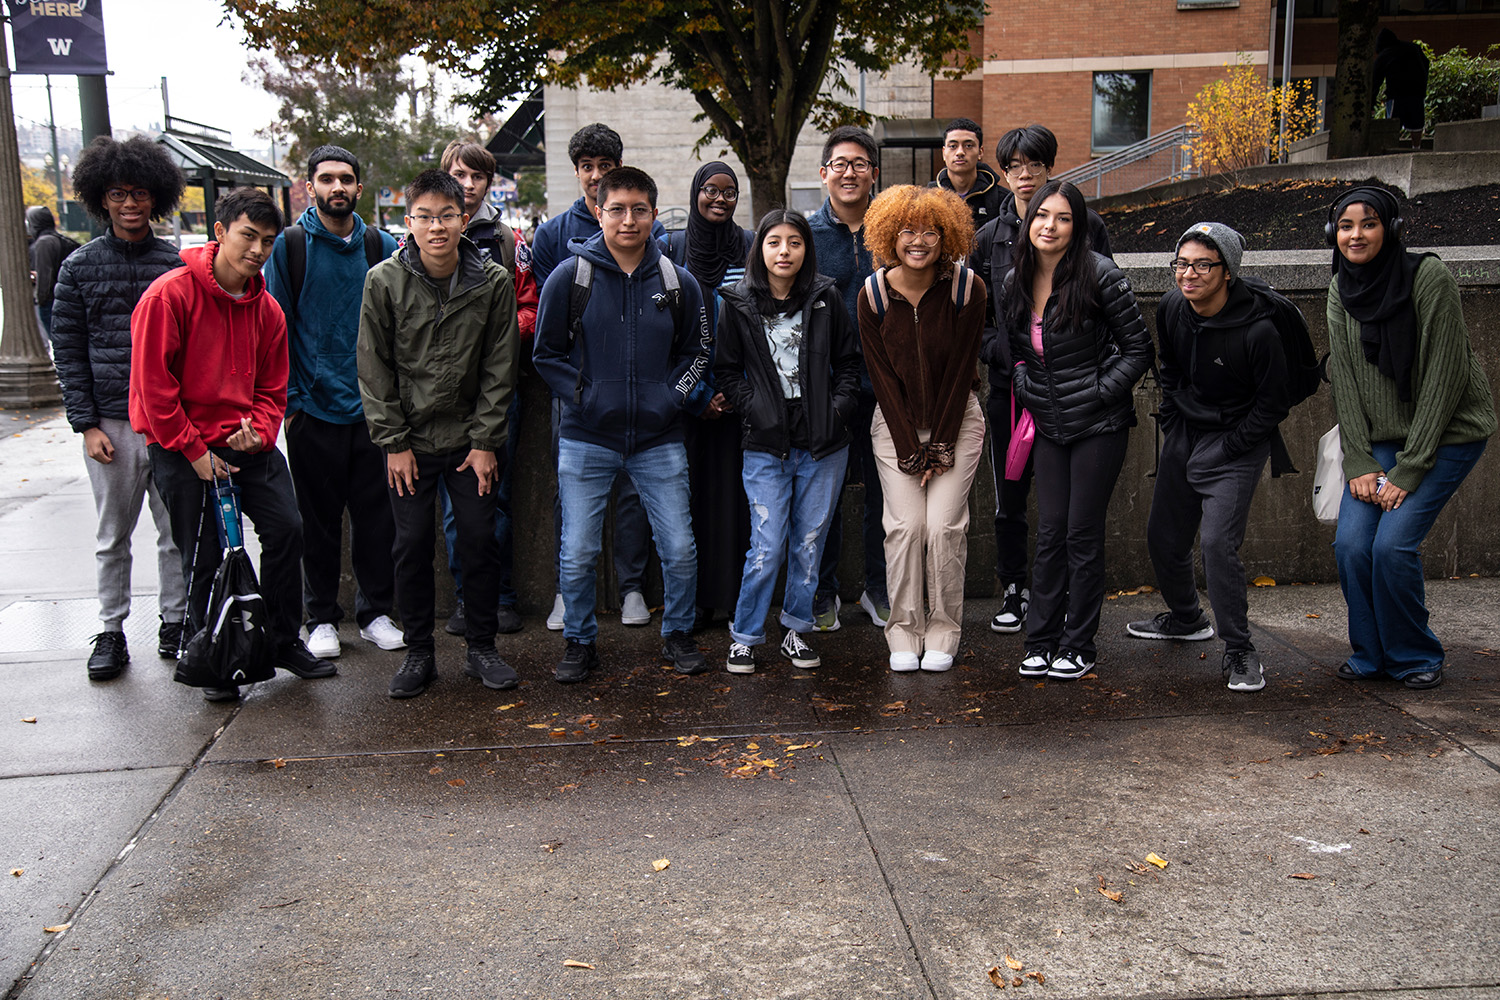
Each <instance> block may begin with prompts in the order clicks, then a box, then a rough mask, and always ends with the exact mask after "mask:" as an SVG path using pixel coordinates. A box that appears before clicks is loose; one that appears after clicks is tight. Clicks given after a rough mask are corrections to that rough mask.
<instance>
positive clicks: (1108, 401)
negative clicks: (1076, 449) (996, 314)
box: [1000, 253, 1156, 444]
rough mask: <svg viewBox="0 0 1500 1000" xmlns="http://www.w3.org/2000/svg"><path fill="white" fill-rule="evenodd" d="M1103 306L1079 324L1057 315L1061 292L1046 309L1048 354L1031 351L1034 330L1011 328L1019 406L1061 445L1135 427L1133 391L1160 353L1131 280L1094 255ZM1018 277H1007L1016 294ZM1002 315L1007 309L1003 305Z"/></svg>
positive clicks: (1007, 287) (1007, 290) (1014, 385)
mask: <svg viewBox="0 0 1500 1000" xmlns="http://www.w3.org/2000/svg"><path fill="white" fill-rule="evenodd" d="M1093 262H1094V276H1095V280H1096V281H1097V282H1098V283H1099V306H1098V308H1097V309H1096V310H1095V311H1094V312H1093V313H1092V314H1091V315H1088V316H1085V317H1083V318H1082V320H1081V321H1080V322H1078V323H1076V324H1074V323H1065V322H1064V320H1063V317H1061V316H1059V315H1058V310H1057V306H1058V295H1057V291H1056V290H1055V289H1054V290H1053V292H1052V296H1051V298H1049V299H1048V300H1047V304H1046V306H1045V307H1044V308H1043V309H1042V353H1043V357H1041V358H1038V357H1037V356H1036V352H1035V351H1034V350H1033V349H1032V346H1031V331H1030V329H1027V328H1022V329H1012V330H1010V331H1009V333H1010V351H1011V356H1012V357H1014V358H1015V359H1016V360H1017V361H1018V362H1020V363H1019V364H1017V365H1016V366H1015V374H1014V379H1013V382H1012V389H1013V391H1014V392H1015V397H1016V402H1017V403H1018V404H1019V405H1021V406H1024V407H1025V408H1026V409H1028V410H1030V411H1031V417H1032V419H1033V420H1035V421H1036V428H1037V431H1038V433H1041V434H1043V435H1045V436H1046V437H1047V439H1048V440H1049V441H1052V442H1054V443H1056V444H1071V443H1072V442H1074V441H1077V440H1079V439H1081V438H1086V437H1092V436H1093V435H1096V434H1109V433H1112V432H1114V431H1118V430H1123V429H1124V428H1126V427H1133V426H1134V425H1135V422H1136V420H1135V400H1134V398H1133V392H1132V390H1134V389H1135V384H1136V383H1137V382H1139V381H1140V380H1141V377H1142V376H1143V375H1145V374H1146V372H1147V370H1149V369H1150V367H1151V362H1152V360H1153V359H1154V356H1155V353H1156V352H1155V351H1154V350H1153V349H1152V346H1151V334H1150V332H1148V331H1147V329H1146V321H1145V320H1144V319H1142V318H1141V311H1140V309H1139V308H1138V307H1137V306H1136V302H1135V293H1134V292H1132V291H1131V289H1130V282H1129V281H1128V280H1127V279H1126V277H1125V275H1124V274H1123V273H1122V272H1121V271H1120V269H1119V268H1118V267H1116V266H1115V262H1114V261H1112V260H1110V259H1109V258H1108V257H1104V256H1101V255H1100V254H1097V253H1096V254H1094V255H1093ZM1014 279H1015V272H1014V271H1012V272H1011V273H1010V274H1009V275H1007V276H1006V281H1005V293H1004V294H1006V295H1007V296H1008V295H1010V294H1012V290H1011V286H1012V285H1013V284H1014V283H1015V281H1014ZM1000 314H1001V315H1002V316H1003V315H1004V307H1003V306H1002V308H1001V313H1000Z"/></svg>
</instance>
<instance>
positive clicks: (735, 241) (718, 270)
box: [683, 160, 745, 295]
mask: <svg viewBox="0 0 1500 1000" xmlns="http://www.w3.org/2000/svg"><path fill="white" fill-rule="evenodd" d="M715 174H728V175H729V176H730V177H733V178H734V186H735V189H736V190H738V189H739V186H740V179H739V177H738V176H737V175H736V174H735V172H734V170H733V169H732V168H731V167H730V166H729V164H727V163H721V162H719V161H718V160H715V161H713V162H712V163H705V164H703V166H701V167H699V168H698V172H697V173H696V174H694V175H693V188H692V194H691V196H690V201H689V203H688V223H687V262H686V263H685V264H684V265H683V266H684V267H686V268H687V269H688V271H690V272H691V273H692V275H693V277H695V278H697V279H698V284H699V285H700V286H701V287H702V288H703V291H704V294H705V295H706V294H707V293H708V292H709V291H710V290H711V289H714V288H718V287H719V282H721V281H723V280H724V272H725V271H727V270H729V269H730V268H731V267H744V266H745V232H744V230H742V229H741V228H740V227H739V226H737V225H735V222H734V215H733V212H732V211H731V213H730V217H729V219H728V220H726V221H724V222H709V221H708V220H707V219H706V218H704V217H703V213H702V212H700V211H698V192H700V191H702V190H703V185H705V184H707V183H708V179H709V178H710V177H712V176H714V175H715ZM732 207H733V206H731V208H732Z"/></svg>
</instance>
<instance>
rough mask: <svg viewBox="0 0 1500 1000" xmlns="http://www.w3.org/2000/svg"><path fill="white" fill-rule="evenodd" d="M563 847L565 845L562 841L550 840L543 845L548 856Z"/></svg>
mask: <svg viewBox="0 0 1500 1000" xmlns="http://www.w3.org/2000/svg"><path fill="white" fill-rule="evenodd" d="M562 845H563V842H562V841H560V840H549V841H547V842H546V843H545V844H543V845H542V847H543V849H544V850H546V852H547V853H548V854H551V853H552V852H553V851H556V850H557V849H558V848H559V847H561V846H562Z"/></svg>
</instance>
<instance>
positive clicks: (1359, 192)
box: [1323, 187, 1406, 247]
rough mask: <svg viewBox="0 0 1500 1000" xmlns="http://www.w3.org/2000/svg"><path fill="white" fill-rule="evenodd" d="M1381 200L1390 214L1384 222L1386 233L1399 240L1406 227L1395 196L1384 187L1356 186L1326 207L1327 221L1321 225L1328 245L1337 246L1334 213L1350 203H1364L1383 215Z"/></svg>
mask: <svg viewBox="0 0 1500 1000" xmlns="http://www.w3.org/2000/svg"><path fill="white" fill-rule="evenodd" d="M1382 201H1384V202H1385V205H1384V207H1385V208H1386V210H1387V212H1388V214H1389V215H1390V216H1391V220H1390V222H1388V223H1387V224H1386V233H1387V234H1388V235H1389V236H1390V238H1391V239H1393V240H1397V241H1399V240H1400V239H1401V233H1402V231H1403V230H1404V229H1405V228H1406V220H1405V219H1404V218H1402V217H1401V214H1400V212H1401V205H1400V203H1399V202H1397V201H1396V196H1395V195H1393V194H1391V193H1390V192H1389V191H1387V190H1386V189H1385V188H1379V187H1357V188H1355V189H1354V190H1353V191H1350V192H1349V193H1348V194H1346V195H1344V196H1343V197H1342V198H1340V199H1339V200H1338V201H1336V202H1334V203H1333V204H1332V205H1330V206H1329V207H1328V221H1327V222H1326V223H1324V225H1323V238H1324V239H1325V240H1327V241H1328V245H1329V246H1331V247H1333V246H1338V235H1339V221H1338V215H1337V214H1336V213H1339V212H1340V210H1341V209H1344V208H1348V207H1349V206H1350V205H1356V204H1365V205H1369V206H1370V207H1371V208H1373V209H1375V211H1376V212H1377V214H1382V215H1383V214H1385V213H1380V208H1381V207H1382V206H1381V205H1380V203H1381V202H1382Z"/></svg>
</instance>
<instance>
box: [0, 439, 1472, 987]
mask: <svg viewBox="0 0 1500 1000" xmlns="http://www.w3.org/2000/svg"><path fill="white" fill-rule="evenodd" d="M19 433H20V435H21V436H20V437H10V438H5V439H3V440H0V564H3V565H4V566H5V567H6V569H5V573H4V575H3V579H0V676H3V678H4V680H5V683H6V696H5V698H4V704H5V709H4V711H3V712H0V852H3V858H0V862H3V870H0V989H9V990H10V992H9V993H8V994H4V995H5V996H9V997H24V998H25V1000H41V998H70V1000H74V998H141V1000H163V998H171V1000H180V998H189V997H193V998H198V997H203V998H217V997H229V998H245V997H254V998H304V997H305V998H344V997H351V998H352V997H367V996H381V997H407V996H409V997H421V996H435V997H451V998H470V997H506V998H510V997H535V998H558V1000H561V998H579V1000H585V998H587V1000H593V998H602V997H608V998H653V1000H654V998H661V997H672V998H678V997H681V998H695V1000H696V998H708V997H735V998H742V997H755V998H760V997H831V998H845V997H849V998H866V997H878V998H887V997H901V998H914V1000H915V998H944V1000H946V998H971V997H975V998H977V997H987V996H991V995H993V994H995V992H996V990H997V987H996V985H995V984H994V982H993V981H992V979H991V977H990V976H989V975H988V974H987V970H989V969H990V968H992V967H995V966H998V967H999V971H998V972H997V973H996V975H1000V974H1001V973H1003V974H1004V979H1003V980H1002V981H1003V982H1006V983H1007V984H1014V985H1007V986H1006V993H1005V994H1004V995H1006V996H1009V995H1011V993H1010V992H1009V991H1011V990H1016V991H1018V992H1019V993H1020V994H1022V995H1033V996H1046V997H1052V998H1054V1000H1061V998H1084V997H1089V998H1099V997H1122V998H1123V997H1215V998H1228V997H1293V996H1296V997H1309V996H1330V997H1331V996H1335V995H1336V996H1339V997H1342V998H1346V1000H1347V998H1350V997H1355V998H1370V1000H1373V998H1375V997H1380V998H1401V1000H1415V998H1434V1000H1436V998H1442V1000H1460V998H1461V1000H1478V998H1492V997H1500V897H1497V893H1496V891H1495V888H1494V885H1493V883H1494V881H1495V877H1496V873H1497V872H1500V832H1497V829H1496V827H1497V823H1496V817H1497V810H1500V679H1497V670H1496V659H1495V655H1496V653H1497V652H1500V636H1497V634H1496V633H1497V628H1496V616H1497V609H1500V581H1496V580H1494V579H1470V578H1463V579H1458V580H1444V581H1433V582H1432V583H1431V584H1430V586H1429V603H1430V604H1431V606H1432V608H1433V618H1434V625H1435V628H1436V629H1437V631H1438V633H1439V635H1440V636H1442V637H1443V639H1444V641H1445V643H1446V644H1447V646H1448V649H1449V653H1450V660H1449V665H1448V670H1447V683H1446V684H1445V685H1444V686H1443V687H1441V688H1439V689H1437V690H1435V691H1430V692H1409V691H1406V690H1405V689H1404V688H1402V687H1400V686H1399V685H1393V684H1383V683H1375V684H1368V685H1359V686H1354V685H1350V684H1347V683H1344V682H1341V681H1339V680H1337V679H1336V678H1335V676H1334V669H1335V668H1336V667H1337V666H1338V664H1339V663H1340V662H1341V660H1342V657H1343V655H1344V653H1345V652H1346V650H1347V646H1346V644H1345V640H1344V617H1343V602H1342V600H1341V598H1340V595H1339V593H1338V589H1337V588H1336V587H1330V586H1326V585H1324V586H1294V585H1290V584H1289V582H1288V581H1283V582H1282V585H1280V586H1277V587H1275V588H1264V589H1256V590H1254V591H1253V592H1252V594H1251V615H1252V620H1253V625H1254V627H1255V629H1256V636H1257V641H1258V643H1259V645H1260V648H1261V651H1262V654H1263V656H1264V658H1265V660H1266V662H1267V664H1268V679H1269V686H1268V687H1267V689H1266V690H1265V691H1263V692H1261V693H1260V694H1257V695H1236V694H1233V693H1231V692H1229V691H1227V690H1225V689H1224V687H1223V686H1222V682H1221V681H1220V677H1219V667H1218V660H1219V655H1220V653H1221V649H1220V647H1219V646H1218V645H1217V644H1216V643H1189V644H1182V645H1173V644H1169V643H1154V642H1146V641H1141V640H1135V639H1130V638H1127V637H1126V636H1125V634H1124V624H1125V622H1127V621H1129V620H1131V619H1133V618H1142V617H1147V616H1149V615H1151V614H1154V613H1155V612H1157V611H1158V610H1160V607H1159V599H1157V598H1155V597H1154V596H1152V595H1140V596H1119V597H1117V598H1116V599H1113V600H1110V601H1108V602H1106V605H1105V609H1104V624H1103V627H1102V629H1101V643H1100V647H1101V655H1100V663H1099V669H1098V671H1097V674H1096V675H1095V676H1092V677H1090V678H1086V679H1084V680H1082V681H1078V682H1074V683H1071V684H1062V683H1056V682H1042V683H1036V682H1032V681H1022V680H1020V679H1019V678H1018V677H1017V675H1016V673H1015V665H1016V663H1017V662H1018V661H1019V658H1020V656H1021V653H1022V650H1021V641H1020V639H1019V637H1017V636H1000V635H996V634H994V633H992V632H990V631H989V629H988V628H987V627H986V622H987V619H988V616H989V615H990V614H991V613H993V610H994V602H993V601H988V600H984V601H972V602H970V604H969V606H968V609H967V615H966V622H965V645H964V650H965V653H964V655H963V657H962V658H961V659H960V662H959V664H958V666H957V667H956V668H955V669H954V670H953V671H952V672H951V673H948V674H945V675H915V676H913V675H894V674H891V673H890V672H889V671H888V670H886V668H885V646H884V642H883V640H882V638H881V635H880V633H879V632H878V631H877V630H876V629H874V628H872V627H871V626H870V625H869V623H868V620H867V619H866V618H865V617H864V616H863V615H862V614H861V613H859V612H858V610H846V611H845V613H844V616H843V617H844V627H843V629H842V630H841V631H839V632H837V633H833V634H829V635H822V636H816V637H814V641H815V645H816V648H817V649H818V651H819V652H820V653H821V654H822V656H823V666H822V667H821V668H820V669H818V670H814V671H806V672H804V671H797V670H795V669H793V668H791V667H790V665H788V664H787V663H786V662H785V661H784V660H781V659H780V658H779V657H777V656H776V655H775V654H774V650H772V649H770V648H769V647H767V650H766V651H764V652H762V655H761V657H760V659H761V667H760V672H758V673H756V674H755V675H752V676H748V677H739V676H731V675H728V674H725V673H722V672H715V673H710V674H705V675H702V676H699V677H678V676H676V675H674V674H673V673H672V672H671V671H670V669H667V667H666V664H665V663H664V661H662V660H661V659H659V657H658V656H657V655H656V652H657V647H658V646H659V637H658V636H657V635H656V629H655V627H653V628H650V629H627V628H624V627H622V626H621V625H620V624H619V622H618V620H615V621H613V622H606V623H605V624H604V628H603V633H602V635H601V640H600V641H601V646H600V649H601V651H602V654H603V659H604V664H605V669H604V670H603V671H601V672H600V674H599V675H598V676H597V677H596V678H595V679H593V680H591V681H590V682H589V683H587V684H584V685H580V686H576V687H568V688H565V687H562V686H560V685H557V684H555V683H554V682H553V681H552V680H551V676H550V672H551V668H552V665H553V663H554V661H555V660H556V658H557V657H558V656H559V655H560V653H561V647H562V640H561V639H560V638H559V637H558V635H556V634H554V633H550V632H547V631H546V630H545V628H543V626H542V623H541V622H540V621H539V620H534V621H533V620H528V622H527V627H526V630H525V631H523V632H521V633H520V634H518V635H514V636H502V637H501V650H502V652H503V653H504V655H505V656H506V657H507V658H508V659H509V660H510V662H511V663H512V664H514V665H515V666H516V667H517V669H518V670H519V671H520V673H521V676H522V678H523V682H522V685H521V687H520V689H519V690H516V691H510V692H500V693H497V692H491V691H487V690H485V689H484V688H482V687H481V686H479V684H478V682H477V681H471V680H469V679H467V678H464V677H463V676H462V675H461V674H460V673H459V669H458V667H459V663H460V655H461V646H460V644H459V643H458V642H457V641H456V640H453V639H451V638H449V637H446V636H443V637H441V638H440V641H439V649H438V655H439V671H440V674H441V678H440V680H439V682H438V683H437V684H436V685H434V687H433V688H432V689H431V690H430V691H429V692H428V693H427V694H426V695H425V696H423V697H421V698H417V699H414V700H412V701H407V702H394V701H392V700H390V699H389V698H387V697H386V695H385V689H386V684H387V682H388V680H389V676H390V674H391V672H392V671H393V670H394V669H395V667H396V666H397V664H398V663H399V659H400V654H399V653H386V652H382V651H380V650H377V649H375V648H374V647H373V646H370V645H369V644H367V643H363V642H361V641H360V640H359V639H358V638H357V637H354V635H353V630H352V628H349V627H347V626H346V628H345V629H344V639H345V653H344V656H343V658H342V659H341V660H340V661H339V666H340V671H341V673H340V676H339V677H337V678H334V679H331V680H324V681H311V682H305V681H299V680H296V679H295V678H290V677H278V678H277V679H275V680H273V681H270V682H267V683H264V684H260V685H257V686H256V687H255V688H253V689H251V690H250V691H249V692H248V694H247V696H246V697H245V699H244V700H243V701H242V702H241V703H240V704H238V705H234V706H227V707H226V706H214V705H209V704H206V703H204V702H203V701H202V700H201V698H199V696H198V693H197V692H196V691H192V690H188V689H185V688H181V687H179V686H177V685H175V684H173V683H172V681H171V672H172V665H171V663H169V662H167V661H162V660H159V659H157V658H156V656H155V645H154V636H155V625H156V619H155V613H154V601H153V600H152V599H151V596H150V595H151V593H152V592H153V591H154V581H152V580H150V579H149V578H148V577H147V576H146V574H150V573H152V572H153V571H154V569H153V566H152V563H153V560H152V559H151V558H149V557H148V558H142V559H138V560H137V561H136V571H137V574H138V577H137V586H136V590H137V605H136V611H135V613H134V614H133V615H132V617H131V618H130V619H129V621H128V623H127V624H128V625H130V626H131V628H130V630H129V635H130V638H131V650H132V656H133V661H132V665H131V669H130V670H129V671H128V672H127V673H126V675H125V676H124V677H122V678H120V679H119V680H117V681H114V682H111V683H108V684H90V683H89V682H88V681H87V679H86V677H85V674H84V669H83V661H84V659H85V657H86V655H87V650H88V638H89V636H90V635H91V634H92V633H93V632H94V631H95V630H96V629H97V622H96V621H95V620H94V615H95V613H96V606H95V603H94V600H93V593H94V578H93V556H92V549H93V543H92V536H93V525H94V520H93V505H92V499H91V496H90V494H89V489H88V483H87V480H86V478H85V477H84V468H83V464H82V463H83V461H84V459H83V458H82V454H81V447H80V445H79V443H78V438H77V437H76V436H75V435H73V434H72V433H71V432H70V431H69V430H68V429H67V427H66V425H65V424H64V423H62V422H61V421H60V420H54V421H51V422H38V423H37V425H36V426H33V427H31V428H30V429H26V430H23V431H19ZM150 532H151V529H150V525H149V519H143V526H142V530H141V531H140V532H139V533H138V534H137V552H138V553H149V552H150V551H151V547H150V539H151V534H150ZM1460 571H1461V572H1462V571H1463V569H1462V567H1460ZM1142 573H1143V574H1146V573H1148V570H1147V569H1145V568H1144V567H1143V568H1142ZM1148 580H1149V576H1143V579H1142V582H1147V581H1148ZM657 624H659V621H658V623H657ZM700 640H701V641H702V642H703V643H704V645H705V647H706V648H708V649H709V652H710V655H711V656H712V657H714V658H715V660H716V661H717V662H719V663H722V658H723V655H724V651H725V646H726V645H727V642H728V637H727V634H725V633H724V632H723V630H722V627H720V628H719V629H717V630H715V631H713V632H711V633H704V634H703V635H702V636H700ZM30 719H34V720H35V721H34V722H33V721H24V720H30ZM1152 853H1154V854H1156V855H1157V856H1159V857H1160V858H1163V859H1165V860H1166V861H1167V865H1166V867H1165V868H1160V869H1159V868H1157V867H1156V866H1154V865H1151V864H1148V863H1146V861H1145V858H1146V856H1147V855H1148V854H1152ZM663 861H666V862H669V864H668V865H667V866H665V867H661V870H657V869H658V868H659V867H660V866H661V863H662V862H663ZM12 870H19V871H20V874H18V875H10V874H6V873H8V872H11V871H12ZM1101 890H1102V891H1101ZM1106 893H1107V894H1109V895H1106ZM1114 894H1118V899H1116V898H1115V895H1114ZM59 927H66V929H65V930H61V931H53V932H48V931H47V930H46V928H59ZM1007 957H1009V958H1010V959H1012V960H1013V961H1014V962H1015V963H1016V964H1018V965H1020V966H1021V967H1020V968H1017V969H1012V968H1009V967H1008V966H1007V963H1006V959H1007ZM565 963H582V965H581V966H580V965H568V964H565ZM1030 974H1035V975H1030Z"/></svg>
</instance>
